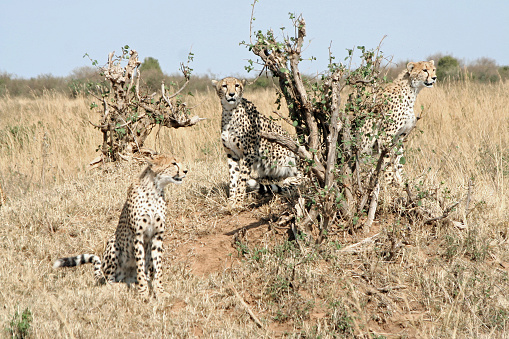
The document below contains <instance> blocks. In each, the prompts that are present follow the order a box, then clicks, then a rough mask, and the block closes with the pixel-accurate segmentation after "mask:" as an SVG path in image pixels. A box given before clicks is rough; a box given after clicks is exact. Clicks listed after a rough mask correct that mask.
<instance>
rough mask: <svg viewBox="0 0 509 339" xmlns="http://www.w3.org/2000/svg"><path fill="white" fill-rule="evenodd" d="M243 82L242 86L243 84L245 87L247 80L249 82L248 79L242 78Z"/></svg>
mask: <svg viewBox="0 0 509 339" xmlns="http://www.w3.org/2000/svg"><path fill="white" fill-rule="evenodd" d="M241 82H242V86H243V87H244V86H246V82H247V81H246V79H242V81H241Z"/></svg>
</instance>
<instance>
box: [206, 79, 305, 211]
mask: <svg viewBox="0 0 509 339" xmlns="http://www.w3.org/2000/svg"><path fill="white" fill-rule="evenodd" d="M212 83H213V85H214V86H215V87H216V91H217V95H218V96H219V98H220V99H221V105H222V107H223V113H222V118H221V139H222V142H223V146H224V149H225V151H226V156H227V157H228V167H229V173H230V201H231V202H232V203H233V205H234V206H235V205H237V204H239V203H241V202H242V201H243V199H244V196H245V193H246V185H249V186H250V187H252V188H258V190H259V191H260V192H263V191H265V190H267V189H269V188H268V187H266V186H264V185H261V184H259V183H257V182H256V180H254V179H249V178H250V175H251V171H252V170H254V171H256V172H257V174H258V176H259V178H260V179H263V178H268V179H273V180H280V179H286V178H296V177H297V175H298V174H299V172H298V171H297V168H296V166H295V164H296V156H295V154H294V153H293V152H291V151H289V150H288V149H286V148H284V147H283V146H280V145H278V144H275V143H272V142H270V141H267V140H266V139H265V138H262V137H261V136H260V133H259V132H260V131H265V132H272V133H277V134H285V132H284V130H283V128H282V127H281V126H279V125H277V124H275V123H274V122H273V121H272V120H270V119H269V118H267V117H265V116H264V115H262V114H260V112H258V110H257V109H256V107H255V106H254V105H253V104H252V103H251V102H250V101H248V100H246V99H245V98H243V97H242V96H243V93H244V85H245V81H241V80H239V79H236V78H232V77H228V78H224V79H223V80H220V81H216V80H212ZM270 190H273V191H276V192H278V191H280V190H281V187H279V186H277V185H271V186H270Z"/></svg>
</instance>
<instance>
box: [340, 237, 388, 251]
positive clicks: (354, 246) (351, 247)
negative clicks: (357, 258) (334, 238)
mask: <svg viewBox="0 0 509 339" xmlns="http://www.w3.org/2000/svg"><path fill="white" fill-rule="evenodd" d="M378 237H380V233H377V234H375V235H372V236H371V237H369V238H366V239H364V240H362V241H359V242H358V243H355V244H352V245H348V246H346V247H344V248H342V249H340V250H339V252H346V253H357V252H360V250H359V249H358V248H359V247H364V246H366V245H371V244H373V243H374V242H375V240H377V239H378Z"/></svg>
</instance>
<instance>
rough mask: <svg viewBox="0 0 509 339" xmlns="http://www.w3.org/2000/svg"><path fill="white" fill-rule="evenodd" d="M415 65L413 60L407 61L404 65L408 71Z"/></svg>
mask: <svg viewBox="0 0 509 339" xmlns="http://www.w3.org/2000/svg"><path fill="white" fill-rule="evenodd" d="M414 67H415V63H413V62H409V63H408V64H407V65H406V69H407V70H408V71H409V72H412V70H413V69H414Z"/></svg>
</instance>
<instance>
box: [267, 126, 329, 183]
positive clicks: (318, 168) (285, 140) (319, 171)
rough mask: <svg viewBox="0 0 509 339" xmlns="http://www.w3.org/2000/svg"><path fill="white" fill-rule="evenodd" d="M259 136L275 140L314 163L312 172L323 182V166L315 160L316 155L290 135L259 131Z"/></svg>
mask: <svg viewBox="0 0 509 339" xmlns="http://www.w3.org/2000/svg"><path fill="white" fill-rule="evenodd" d="M260 136H261V137H262V138H265V139H267V140H269V141H271V142H275V143H276V144H279V145H281V146H283V147H286V148H288V149H289V150H290V151H292V152H293V153H295V154H297V155H298V156H299V157H300V158H302V159H304V160H307V161H310V162H312V163H314V165H313V167H312V171H313V173H315V174H316V176H317V178H318V180H320V181H321V182H325V168H324V167H323V165H322V164H321V163H320V162H319V161H316V160H317V159H316V156H314V155H313V154H312V153H310V152H309V151H308V150H307V149H306V148H305V147H304V146H299V145H298V144H297V143H296V142H295V141H293V140H292V139H291V138H290V137H287V136H283V135H280V134H275V133H269V132H264V131H261V132H260Z"/></svg>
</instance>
